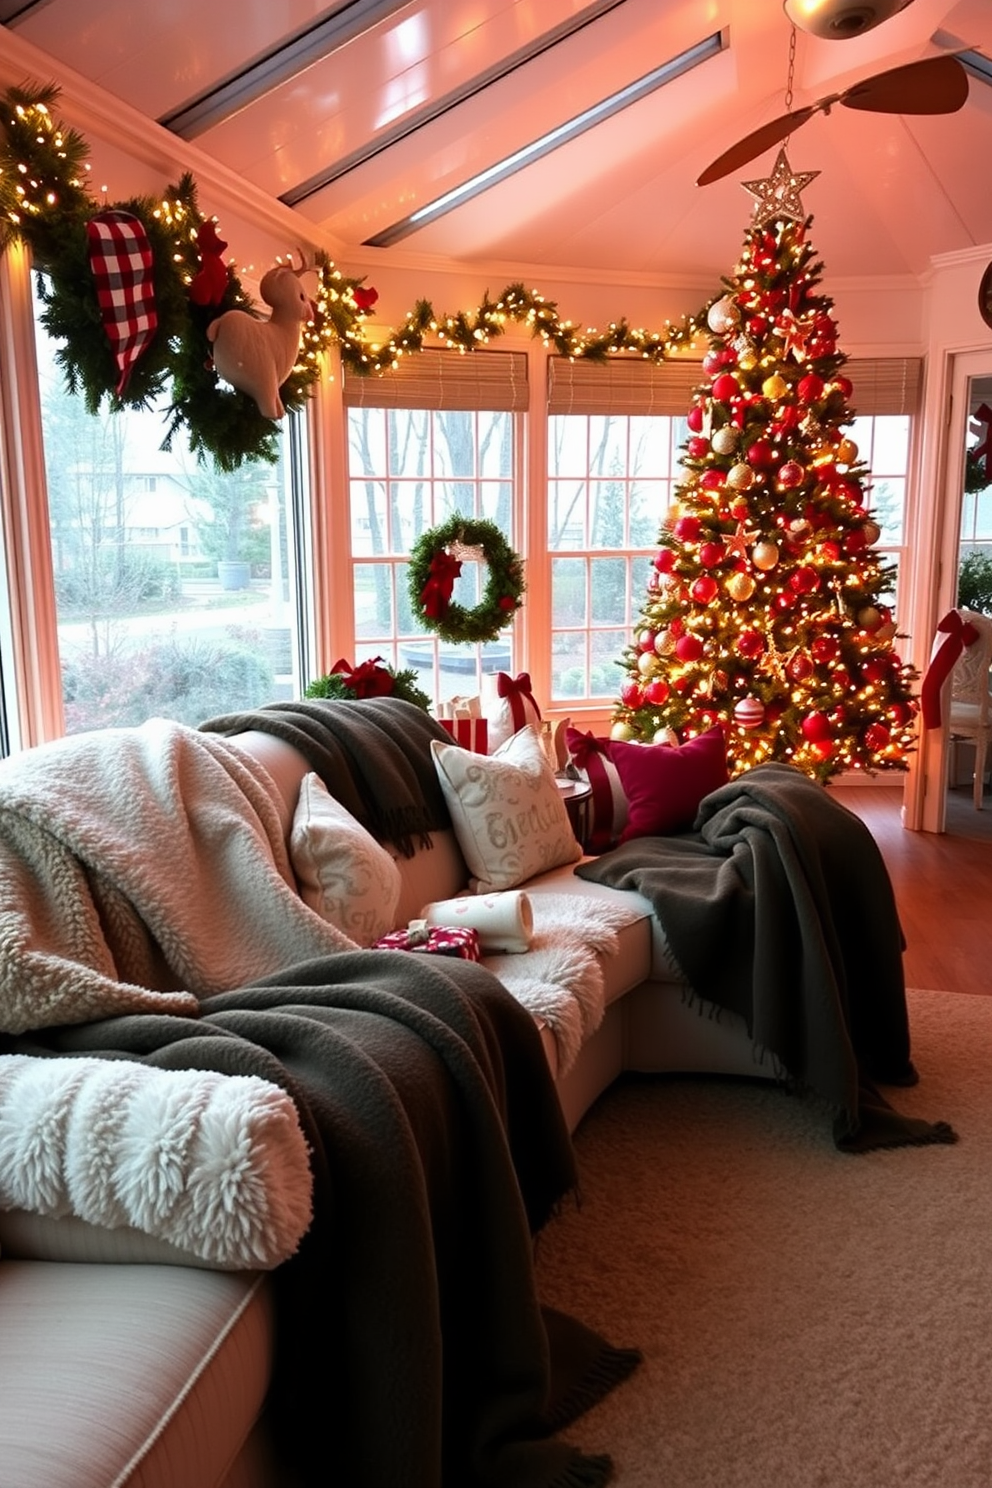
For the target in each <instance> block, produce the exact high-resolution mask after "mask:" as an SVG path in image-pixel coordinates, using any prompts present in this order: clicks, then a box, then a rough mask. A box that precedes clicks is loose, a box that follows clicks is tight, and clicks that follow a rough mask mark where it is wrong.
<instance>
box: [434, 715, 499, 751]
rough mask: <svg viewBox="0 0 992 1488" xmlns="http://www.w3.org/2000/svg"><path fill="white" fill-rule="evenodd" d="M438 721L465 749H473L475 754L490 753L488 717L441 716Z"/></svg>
mask: <svg viewBox="0 0 992 1488" xmlns="http://www.w3.org/2000/svg"><path fill="white" fill-rule="evenodd" d="M438 721H439V723H440V724H441V727H442V728H444V729H447V730H448V733H449V734H450V735H451V737H452V738H453V739H454V741H455V743H456V744H460V745H461V746H462V748H463V749H471V750H472V751H473V752H474V753H475V754H488V753H489V720H488V719H487V718H441V719H439V720H438Z"/></svg>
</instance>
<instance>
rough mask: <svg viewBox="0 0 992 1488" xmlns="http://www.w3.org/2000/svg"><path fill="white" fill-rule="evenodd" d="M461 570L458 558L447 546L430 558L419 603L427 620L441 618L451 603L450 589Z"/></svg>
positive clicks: (452, 587)
mask: <svg viewBox="0 0 992 1488" xmlns="http://www.w3.org/2000/svg"><path fill="white" fill-rule="evenodd" d="M461 571H462V564H461V559H460V558H453V557H452V555H451V554H450V553H449V552H448V550H447V548H441V549H440V550H439V551H438V552H437V553H435V554H434V557H433V558H432V559H431V566H430V570H429V573H430V577H429V578H428V580H427V583H426V584H425V585H424V587H423V589H421V591H420V603H421V604H422V605H423V607H424V614H425V615H426V616H427V617H428V619H429V620H441V619H443V617H444V615H445V614H446V612H447V609H448V606H449V604H450V603H451V591H452V590H453V589H454V587H455V580H456V579H457V577H458V575H459V574H460V573H461Z"/></svg>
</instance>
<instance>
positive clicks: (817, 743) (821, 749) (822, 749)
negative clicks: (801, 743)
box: [810, 739, 834, 760]
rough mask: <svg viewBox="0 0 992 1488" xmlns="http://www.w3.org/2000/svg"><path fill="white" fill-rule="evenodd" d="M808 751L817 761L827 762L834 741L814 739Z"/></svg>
mask: <svg viewBox="0 0 992 1488" xmlns="http://www.w3.org/2000/svg"><path fill="white" fill-rule="evenodd" d="M810 749H812V751H813V753H814V754H815V755H816V756H817V758H818V759H821V760H828V759H829V758H830V756H831V755H832V754H833V752H834V741H833V739H814V740H813V742H812V743H811V744H810Z"/></svg>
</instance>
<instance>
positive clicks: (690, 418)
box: [685, 403, 703, 434]
mask: <svg viewBox="0 0 992 1488" xmlns="http://www.w3.org/2000/svg"><path fill="white" fill-rule="evenodd" d="M685 421H686V423H687V424H688V426H689V428H690V429H691V430H692V432H693V434H699V433H701V431H702V427H703V405H702V404H701V403H694V404H693V405H692V407H691V408H690V409H689V412H688V413H687V414H686V416H685Z"/></svg>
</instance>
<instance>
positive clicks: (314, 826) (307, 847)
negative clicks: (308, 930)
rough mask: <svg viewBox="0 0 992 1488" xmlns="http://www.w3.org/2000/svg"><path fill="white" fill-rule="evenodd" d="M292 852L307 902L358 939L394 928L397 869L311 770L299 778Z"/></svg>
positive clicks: (367, 942) (369, 942) (370, 941)
mask: <svg viewBox="0 0 992 1488" xmlns="http://www.w3.org/2000/svg"><path fill="white" fill-rule="evenodd" d="M289 856H290V859H291V861H292V864H293V872H294V873H295V874H296V880H297V883H298V885H299V889H300V898H301V899H302V900H303V902H304V903H305V904H309V906H310V908H311V909H312V910H315V911H316V913H317V914H319V915H320V917H321V919H322V920H328V921H329V922H330V923H331V924H332V925H335V926H336V927H337V929H338V930H341V931H342V932H343V933H344V934H345V935H348V936H350V937H351V939H352V940H354V941H356V942H357V943H358V945H360V946H366V947H367V946H370V945H372V944H373V942H374V941H377V940H378V939H379V937H380V935H385V934H386V932H387V931H389V930H392V929H393V928H394V925H393V917H394V915H395V914H396V906H397V904H398V903H399V897H400V883H401V880H400V871H399V869H398V868H397V866H396V864H395V863H394V861H393V859H392V858H391V857H390V855H389V853H388V852H387V851H386V849H385V848H384V847H382V846H381V844H380V843H378V842H376V840H375V838H374V837H373V836H372V835H371V833H370V832H367V831H366V830H365V828H364V827H363V826H362V824H361V822H358V821H356V820H355V818H354V817H353V816H352V814H351V812H350V811H346V810H345V808H344V807H343V806H342V805H341V803H340V802H339V801H336V800H335V799H334V797H333V796H332V795H331V793H330V791H329V790H328V789H327V786H326V785H325V784H324V782H323V781H322V780H321V778H320V776H319V775H315V774H313V772H311V773H310V774H308V775H305V776H304V777H303V780H302V782H301V784H300V796H299V800H298V801H297V803H296V811H295V813H294V815H293V828H292V833H291V835H290V839H289Z"/></svg>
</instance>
